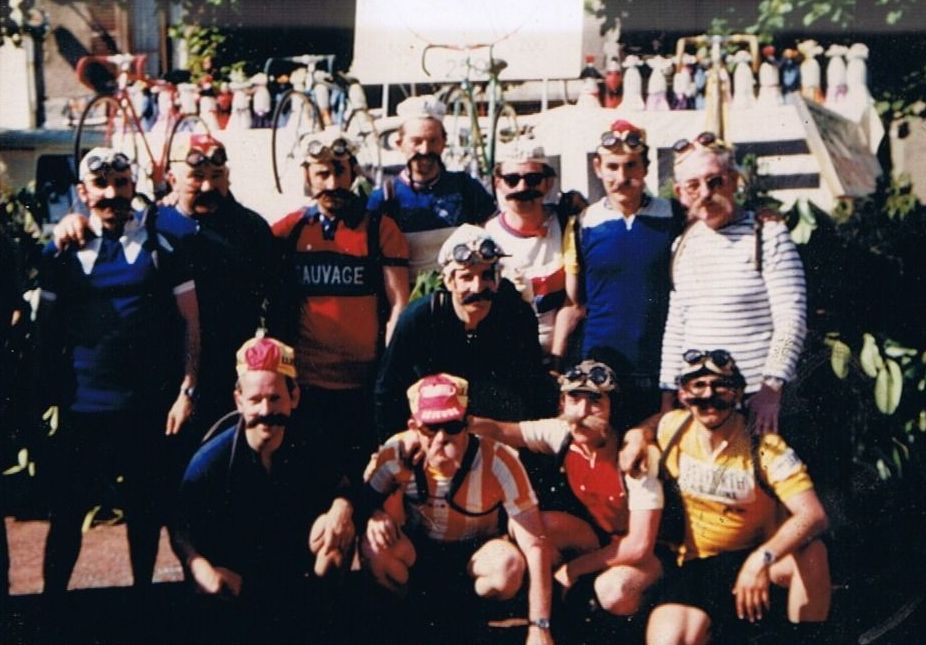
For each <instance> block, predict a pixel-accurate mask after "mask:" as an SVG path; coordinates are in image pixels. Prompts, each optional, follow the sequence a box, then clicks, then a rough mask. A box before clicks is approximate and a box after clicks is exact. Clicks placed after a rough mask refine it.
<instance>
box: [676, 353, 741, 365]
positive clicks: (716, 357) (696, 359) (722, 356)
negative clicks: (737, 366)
mask: <svg viewBox="0 0 926 645" xmlns="http://www.w3.org/2000/svg"><path fill="white" fill-rule="evenodd" d="M682 360H683V361H685V362H686V363H688V364H689V365H697V364H698V363H704V362H706V361H708V360H709V361H710V362H711V363H713V364H714V365H716V366H717V367H719V368H720V369H723V368H725V367H726V366H727V365H729V364H730V363H732V362H733V356H731V355H730V352H728V351H727V350H725V349H713V350H711V351H709V352H707V351H702V350H700V349H689V350H688V351H686V352H685V353H684V354H682Z"/></svg>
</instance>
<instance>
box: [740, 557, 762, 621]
mask: <svg viewBox="0 0 926 645" xmlns="http://www.w3.org/2000/svg"><path fill="white" fill-rule="evenodd" d="M768 587H769V575H768V566H767V565H766V564H765V563H764V562H763V561H762V554H761V553H760V552H758V551H753V552H752V553H751V554H750V556H749V557H748V558H746V561H745V562H744V563H743V566H742V568H741V569H740V572H739V575H737V576H736V584H735V585H734V586H733V595H734V596H735V600H736V615H737V616H738V617H739V619H740V620H743V619H746V620H748V621H749V622H750V623H754V622H755V621H757V620H762V615H763V612H766V611H768V610H769V608H770V607H771V602H770V600H769V596H768Z"/></svg>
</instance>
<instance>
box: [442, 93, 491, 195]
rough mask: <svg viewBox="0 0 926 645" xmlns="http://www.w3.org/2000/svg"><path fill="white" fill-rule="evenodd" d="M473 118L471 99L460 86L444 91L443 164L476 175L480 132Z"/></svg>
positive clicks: (474, 115)
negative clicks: (445, 137)
mask: <svg viewBox="0 0 926 645" xmlns="http://www.w3.org/2000/svg"><path fill="white" fill-rule="evenodd" d="M476 119H477V115H476V114H475V113H474V109H473V103H472V101H471V100H470V98H469V95H467V93H466V92H465V91H464V90H462V89H460V88H456V89H454V90H453V91H451V92H449V93H448V94H447V114H446V116H445V117H444V127H445V129H446V130H447V146H446V148H444V155H443V159H444V165H446V166H447V168H448V169H449V170H465V171H466V172H468V173H469V174H471V175H472V176H473V177H478V176H479V170H480V169H479V165H480V164H479V158H480V156H481V155H482V134H481V132H480V130H479V122H478V121H477V120H476Z"/></svg>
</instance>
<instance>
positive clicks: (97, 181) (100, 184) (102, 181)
mask: <svg viewBox="0 0 926 645" xmlns="http://www.w3.org/2000/svg"><path fill="white" fill-rule="evenodd" d="M110 184H112V185H113V186H114V187H116V188H125V187H126V186H128V185H129V178H128V177H109V178H107V177H94V178H93V185H94V186H96V187H97V188H106V187H107V186H109V185H110Z"/></svg>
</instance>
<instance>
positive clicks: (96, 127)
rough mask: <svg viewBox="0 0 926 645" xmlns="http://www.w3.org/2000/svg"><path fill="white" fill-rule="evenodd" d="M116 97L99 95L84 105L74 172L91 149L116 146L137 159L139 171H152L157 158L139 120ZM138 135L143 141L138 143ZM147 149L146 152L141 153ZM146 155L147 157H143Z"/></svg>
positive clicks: (76, 136) (133, 159)
mask: <svg viewBox="0 0 926 645" xmlns="http://www.w3.org/2000/svg"><path fill="white" fill-rule="evenodd" d="M132 116H133V115H132V114H131V113H130V112H129V110H127V109H126V108H125V106H123V105H122V104H121V103H120V102H119V99H117V98H116V97H114V96H108V95H99V96H96V97H94V98H93V100H91V101H90V102H89V103H88V104H87V107H85V108H84V111H83V113H81V115H80V121H79V122H78V124H77V131H76V132H75V134H74V173H75V177H76V176H77V174H78V170H79V168H80V160H81V159H82V158H83V156H84V154H85V153H86V152H87V151H88V150H90V149H91V148H94V147H97V146H102V147H105V148H114V149H116V150H119V151H120V152H122V153H124V154H125V155H126V156H127V157H128V158H129V159H131V160H132V161H134V162H135V163H136V164H137V165H138V168H139V170H141V171H143V172H144V173H145V174H148V173H150V171H151V168H152V167H153V163H154V160H153V158H152V155H151V153H150V151H149V150H148V149H147V142H146V141H145V135H144V133H143V132H142V131H141V128H140V126H139V124H138V122H137V120H135V119H133V118H132ZM139 137H141V141H142V142H143V144H140V143H139ZM142 151H144V153H143V154H139V153H140V152H142ZM140 157H146V158H140Z"/></svg>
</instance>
